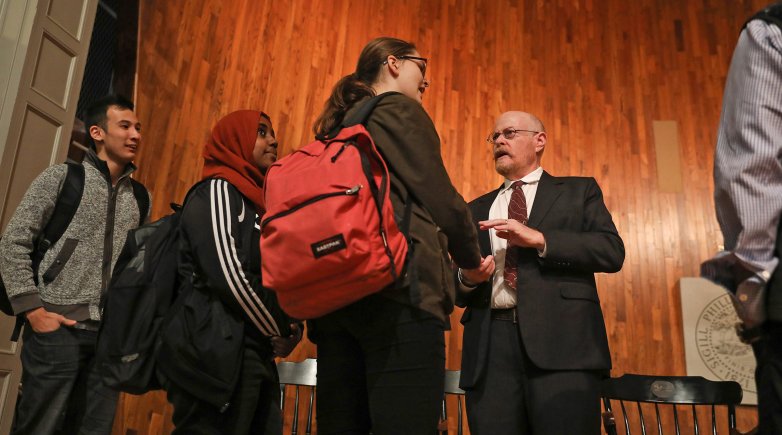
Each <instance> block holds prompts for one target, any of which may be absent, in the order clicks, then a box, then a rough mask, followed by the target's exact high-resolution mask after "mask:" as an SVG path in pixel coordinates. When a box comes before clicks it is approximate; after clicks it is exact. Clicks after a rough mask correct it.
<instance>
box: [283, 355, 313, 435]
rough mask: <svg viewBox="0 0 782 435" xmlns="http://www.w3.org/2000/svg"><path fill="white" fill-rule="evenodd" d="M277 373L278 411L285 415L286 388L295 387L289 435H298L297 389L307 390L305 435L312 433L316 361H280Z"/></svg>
mask: <svg viewBox="0 0 782 435" xmlns="http://www.w3.org/2000/svg"><path fill="white" fill-rule="evenodd" d="M277 373H278V374H279V376H280V409H281V410H282V412H283V415H284V414H285V390H286V386H288V385H292V386H295V390H296V393H295V394H296V395H295V399H294V405H293V422H292V423H291V435H297V434H298V433H299V389H300V388H305V389H307V390H309V402H308V404H307V422H306V426H305V432H304V433H305V434H307V435H310V434H311V433H312V408H313V405H314V403H315V383H316V375H317V373H318V360H316V359H313V358H308V359H306V360H304V361H301V362H290V361H281V362H279V363H277Z"/></svg>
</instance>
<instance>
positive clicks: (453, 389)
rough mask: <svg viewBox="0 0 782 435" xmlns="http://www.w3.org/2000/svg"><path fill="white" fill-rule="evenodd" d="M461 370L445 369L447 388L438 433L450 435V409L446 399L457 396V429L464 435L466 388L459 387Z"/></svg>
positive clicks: (458, 432)
mask: <svg viewBox="0 0 782 435" xmlns="http://www.w3.org/2000/svg"><path fill="white" fill-rule="evenodd" d="M461 373H462V372H461V371H459V370H446V371H445V388H444V393H445V394H443V405H442V412H441V413H440V426H439V427H438V433H440V434H445V435H448V410H447V409H446V408H447V406H446V401H447V398H448V396H455V397H456V409H457V410H458V411H457V412H458V415H457V417H456V422H457V423H456V428H457V429H456V430H457V432H456V433H457V434H458V435H462V433H463V432H464V429H463V422H462V419H463V418H462V414H464V411H463V409H464V406H463V405H462V403H463V402H464V390H462V389H461V388H459V377H460V376H461Z"/></svg>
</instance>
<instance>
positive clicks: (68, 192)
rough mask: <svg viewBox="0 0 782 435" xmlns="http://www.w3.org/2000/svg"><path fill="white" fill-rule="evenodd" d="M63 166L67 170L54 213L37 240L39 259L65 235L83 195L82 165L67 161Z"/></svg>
mask: <svg viewBox="0 0 782 435" xmlns="http://www.w3.org/2000/svg"><path fill="white" fill-rule="evenodd" d="M65 164H66V165H68V169H67V172H66V174H65V181H64V182H63V185H62V189H60V194H59V195H58V196H57V202H56V203H55V205H54V212H53V213H52V217H51V219H49V223H47V224H46V227H45V228H44V230H43V232H42V233H41V236H40V237H39V239H38V243H37V247H36V251H37V252H36V254H37V256H39V257H40V258H43V254H44V253H46V250H47V249H49V247H51V246H52V245H54V244H55V243H57V241H58V240H60V237H62V235H63V234H64V233H65V230H66V229H67V228H68V225H70V224H71V221H72V220H73V216H74V215H75V214H76V209H78V208H79V203H80V202H81V197H82V195H83V194H84V165H82V164H81V163H77V162H72V161H67V162H65Z"/></svg>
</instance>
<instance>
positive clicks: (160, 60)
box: [115, 0, 767, 434]
mask: <svg viewBox="0 0 782 435" xmlns="http://www.w3.org/2000/svg"><path fill="white" fill-rule="evenodd" d="M765 3H767V0H763V1H760V0H748V1H716V0H690V1H669V0H638V1H633V2H628V1H625V0H599V1H595V0H573V1H563V0H560V1H540V0H537V1H533V0H373V1H371V2H370V1H359V0H286V1H276V2H272V1H265V0H264V1H262V0H188V1H184V0H181V1H165V2H164V1H156V0H142V1H141V14H140V19H139V21H140V26H141V29H140V36H139V55H138V69H137V71H138V81H137V86H136V89H137V95H136V102H137V111H138V114H139V116H140V119H141V121H142V123H143V125H144V131H143V132H144V140H143V143H142V147H141V151H140V155H139V159H138V161H137V163H138V165H139V167H140V169H139V172H138V174H139V178H140V180H141V181H143V182H144V183H145V184H146V185H147V186H148V187H149V188H150V189H151V190H152V192H153V195H154V196H153V198H154V209H153V210H154V215H155V216H161V215H163V214H165V213H167V204H168V203H169V202H171V201H179V200H181V199H182V196H183V195H184V193H185V192H186V190H187V189H188V187H189V186H190V185H191V184H192V183H193V182H194V181H196V180H197V179H198V178H199V174H200V168H201V157H200V156H201V147H202V145H203V143H204V141H205V139H206V137H207V134H208V132H209V129H210V127H211V126H212V125H213V124H214V123H215V121H216V120H217V119H219V117H221V116H223V115H225V114H227V113H228V112H230V111H232V110H235V109H240V108H255V109H263V110H264V111H265V112H267V113H269V114H270V115H271V118H272V120H273V121H274V126H275V129H276V130H277V132H278V138H279V140H280V143H281V149H280V154H281V155H284V154H286V153H288V152H290V151H291V150H293V149H296V148H297V147H299V146H301V145H302V144H304V143H306V142H307V141H309V140H310V139H311V137H312V132H311V126H312V123H313V121H314V120H315V117H316V116H317V114H318V113H319V110H320V109H321V107H322V104H323V102H324V101H325V98H326V96H327V95H328V93H329V91H330V88H331V86H332V85H333V84H334V83H335V82H336V81H337V80H338V79H339V78H340V77H342V76H343V75H345V74H348V73H350V72H352V70H353V68H354V66H355V62H356V60H357V57H358V53H359V51H360V50H361V48H362V46H363V45H364V44H365V43H366V42H367V41H368V40H370V39H371V38H373V37H376V36H380V35H392V36H397V37H401V38H404V39H409V40H412V41H414V42H415V43H416V44H417V45H418V49H419V51H420V53H421V54H422V56H426V57H428V58H429V59H430V62H429V68H428V70H427V77H429V78H430V80H431V84H432V85H431V88H430V89H429V90H428V91H427V94H426V95H425V98H424V107H425V108H426V109H427V111H428V112H429V114H430V115H431V117H432V118H433V120H434V122H435V125H436V127H437V129H438V131H439V132H440V135H441V139H442V144H443V148H442V152H443V158H444V161H445V164H446V167H447V168H448V171H449V173H450V175H451V177H452V180H453V182H454V184H455V186H456V187H457V188H458V189H459V191H460V192H461V193H462V194H463V195H464V197H465V198H466V199H468V200H469V199H473V198H475V197H477V196H479V195H480V194H482V193H484V192H487V191H489V190H491V189H493V188H495V187H496V186H497V185H499V183H500V181H501V179H500V177H499V176H498V175H496V174H495V173H494V171H493V164H492V161H491V160H492V158H491V154H490V151H489V148H488V147H487V146H486V143H485V142H484V141H483V138H484V137H485V136H486V135H487V133H488V132H489V130H490V129H491V127H492V126H493V120H494V117H495V116H496V115H498V114H499V113H501V112H502V111H505V110H510V109H521V110H526V111H529V112H532V113H535V114H537V115H538V116H539V117H540V118H541V119H542V120H543V122H544V123H545V124H546V126H547V128H548V132H549V145H548V147H547V151H546V154H545V156H544V158H543V166H544V168H545V169H546V170H547V171H549V172H551V173H552V174H554V175H583V176H594V177H596V178H597V180H598V182H599V183H600V185H601V187H602V188H603V191H604V194H605V198H606V203H607V205H608V208H609V209H610V210H611V212H612V213H613V216H614V220H615V222H616V224H617V227H618V229H619V232H620V234H621V235H622V237H623V239H624V241H625V245H626V249H627V260H626V262H625V265H624V268H623V270H622V272H620V273H618V274H613V275H599V276H598V277H597V282H598V288H599V294H600V297H601V300H602V306H603V310H604V313H605V317H606V325H607V327H608V333H609V340H610V345H611V352H612V358H613V362H614V370H613V372H612V374H613V375H621V374H622V373H626V372H634V373H656V374H670V375H677V374H679V375H681V374H685V360H684V349H683V339H682V320H681V306H680V305H681V304H680V301H679V287H678V281H679V279H680V278H682V277H688V276H697V274H698V270H699V264H700V262H701V261H703V260H705V259H706V258H708V257H709V256H711V255H712V254H713V253H714V252H716V251H717V249H718V247H719V246H720V245H721V243H722V237H721V235H720V232H719V228H718V226H717V223H716V220H715V217H714V209H713V200H712V189H713V183H712V179H711V171H712V162H713V160H712V155H713V151H714V143H715V138H716V128H717V122H718V119H719V113H720V105H721V101H722V89H723V85H724V80H725V74H726V72H727V67H728V64H729V62H730V57H731V54H732V51H733V47H734V44H735V42H736V39H737V37H738V33H739V30H740V29H741V26H742V24H743V22H744V20H746V18H748V17H749V16H751V14H752V13H753V11H755V10H756V9H758V8H760V7H761V6H763V5H764V4H765ZM655 121H672V122H673V124H667V125H668V126H673V128H674V130H673V135H674V138H675V139H676V144H675V145H676V146H674V147H673V148H669V151H667V152H663V153H658V148H656V146H655V135H654V126H655ZM658 145H659V144H658ZM670 150H673V151H670ZM670 177H673V178H674V179H677V180H679V182H678V183H677V182H673V183H672V182H670V181H671V179H670ZM674 181H676V180H674ZM460 314H461V313H460V311H459V310H457V311H456V312H455V313H454V315H453V316H452V327H453V328H452V332H450V333H449V335H448V338H447V344H448V353H447V366H448V368H450V369H458V368H459V364H460V361H459V358H460V352H461V327H460V324H459V322H458V319H459V316H460ZM315 354H316V352H315V348H314V346H312V345H311V344H310V343H307V342H305V343H304V344H303V345H302V346H300V347H299V348H298V349H297V350H296V352H294V354H293V355H292V356H291V358H290V359H292V360H299V359H303V358H305V357H311V356H315ZM164 402H165V399H164V398H163V397H162V395H161V394H152V395H148V396H144V397H143V398H141V399H139V398H133V397H126V398H125V399H123V402H122V406H121V409H120V410H119V418H118V419H117V423H116V427H115V429H116V430H115V433H116V434H128V433H137V434H146V433H154V434H157V433H167V432H169V431H170V430H171V423H170V410H169V409H167V408H166V407H165V406H164ZM454 414H455V411H454V412H451V415H454ZM755 420H756V417H755V413H754V408H747V409H742V410H740V414H739V425H740V428H742V429H743V430H747V429H748V428H749V427H751V426H753V425H754V423H755Z"/></svg>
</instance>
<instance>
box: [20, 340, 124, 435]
mask: <svg viewBox="0 0 782 435" xmlns="http://www.w3.org/2000/svg"><path fill="white" fill-rule="evenodd" d="M97 337H98V332H97V331H87V330H84V329H78V328H70V327H65V326H60V327H59V328H58V329H56V330H54V331H52V332H46V333H42V334H39V333H37V332H35V331H33V328H32V327H30V325H27V326H26V327H25V329H24V345H23V346H22V394H21V397H20V398H19V401H18V402H17V403H16V419H15V421H14V429H13V431H12V433H13V434H14V435H22V434H34V435H46V434H95V435H98V434H108V433H110V432H111V427H112V425H113V423H114V414H115V412H116V409H117V400H118V398H119V393H118V392H117V391H115V390H112V389H111V388H109V387H107V386H106V384H104V383H103V379H102V378H101V375H100V372H99V371H98V367H97V365H96V363H95V343H96V340H97Z"/></svg>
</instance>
